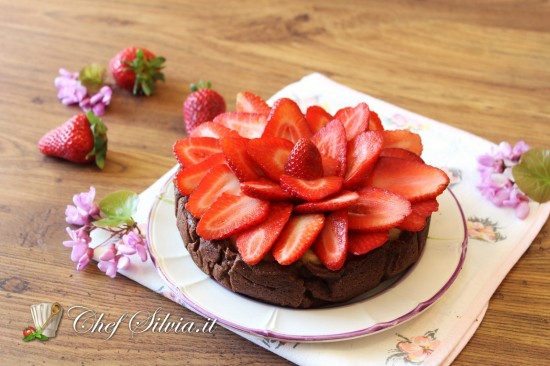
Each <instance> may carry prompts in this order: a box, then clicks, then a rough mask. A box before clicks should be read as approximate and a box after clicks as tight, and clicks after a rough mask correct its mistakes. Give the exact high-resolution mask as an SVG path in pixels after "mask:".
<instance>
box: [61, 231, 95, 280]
mask: <svg viewBox="0 0 550 366" xmlns="http://www.w3.org/2000/svg"><path fill="white" fill-rule="evenodd" d="M67 233H68V234H69V236H70V237H71V240H65V241H64V242H63V245H64V246H66V247H68V248H72V251H71V260H72V261H73V262H75V263H78V265H77V267H76V269H77V270H79V271H80V270H82V269H83V268H84V267H85V266H86V265H87V264H88V262H89V261H90V259H91V258H92V257H93V255H94V250H93V249H92V248H90V242H91V241H92V238H90V236H89V235H88V232H87V231H86V230H84V227H81V228H80V229H78V230H71V228H67Z"/></svg>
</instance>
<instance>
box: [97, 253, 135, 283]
mask: <svg viewBox="0 0 550 366" xmlns="http://www.w3.org/2000/svg"><path fill="white" fill-rule="evenodd" d="M129 266H130V259H129V258H128V257H126V256H125V255H117V256H115V257H114V258H112V259H110V260H102V261H100V262H99V263H98V264H97V267H98V268H99V269H100V270H101V271H102V272H105V274H106V275H107V276H109V277H111V278H115V277H116V273H117V270H119V269H127V268H128V267H129Z"/></svg>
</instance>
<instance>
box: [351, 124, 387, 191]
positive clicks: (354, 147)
mask: <svg viewBox="0 0 550 366" xmlns="http://www.w3.org/2000/svg"><path fill="white" fill-rule="evenodd" d="M381 150H382V134H381V133H380V132H379V131H367V132H363V133H361V134H359V135H357V136H356V137H355V138H354V139H353V140H351V141H350V142H349V143H348V151H347V158H346V159H347V172H346V178H345V180H344V187H345V188H346V189H350V190H353V189H355V188H356V187H357V186H359V185H360V184H361V182H363V181H364V180H365V177H366V176H367V174H368V173H369V171H370V168H371V167H372V166H373V165H374V163H375V162H376V159H378V155H379V154H380V151H381Z"/></svg>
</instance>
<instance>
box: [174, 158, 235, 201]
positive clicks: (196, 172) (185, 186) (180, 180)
mask: <svg viewBox="0 0 550 366" xmlns="http://www.w3.org/2000/svg"><path fill="white" fill-rule="evenodd" d="M225 163H226V161H225V156H224V155H223V154H221V153H219V154H214V155H212V156H210V157H208V158H206V159H205V160H203V161H201V162H200V163H198V164H195V165H191V166H188V167H187V168H184V169H181V170H179V171H178V173H177V174H176V179H175V180H176V187H177V188H178V190H179V192H180V193H181V194H182V195H185V196H187V195H190V194H191V192H193V191H194V190H195V188H197V186H198V185H199V183H200V182H201V180H202V178H204V176H205V175H206V173H208V172H209V171H210V169H212V168H213V167H215V166H216V165H219V164H225Z"/></svg>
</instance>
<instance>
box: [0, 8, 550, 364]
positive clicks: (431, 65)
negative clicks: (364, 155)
mask: <svg viewBox="0 0 550 366" xmlns="http://www.w3.org/2000/svg"><path fill="white" fill-rule="evenodd" d="M549 19H550V3H549V2H548V1H534V0H490V1H489V0H487V1H474V0H464V1H444V0H440V1H435V0H425V1H410V0H396V1H360V0H356V1H347V2H336V1H325V0H316V1H309V0H308V1H289V0H285V1H268V0H261V1H224V2H221V1H197V0H195V1H160V0H159V1H154V0H149V1H144V0H140V1H131V0H111V1H105V0H96V1H72V2H68V1H61V0H48V1H38V0H37V1H29V0H18V1H7V0H0V49H1V51H0V52H1V57H0V157H1V167H0V171H1V173H0V187H1V189H0V309H1V310H0V356H1V359H0V363H1V364H4V365H17V364H67V365H75V364H82V365H91V364H100V365H104V364H135V365H138V364H144V365H151V364H204V365H241V364H247V365H267V364H270V365H282V364H287V363H288V361H286V360H284V359H282V358H280V357H278V356H276V355H275V354H273V353H271V352H269V351H266V350H264V349H262V348H260V347H258V346H256V345H253V344H252V343H250V342H248V341H247V340H245V339H243V338H241V337H239V336H237V335H235V334H233V333H231V332H229V331H226V330H224V329H223V328H220V327H218V328H216V330H215V332H213V333H212V334H208V333H205V334H202V333H200V334H157V333H151V334H143V335H139V336H134V337H133V338H132V337H131V336H130V335H129V334H128V333H127V332H120V333H119V334H116V335H115V336H114V337H113V338H112V339H110V340H108V341H105V340H101V339H99V338H98V337H96V336H78V335H75V334H74V332H73V331H72V329H71V327H72V322H71V321H68V320H67V319H64V320H63V321H62V322H61V326H60V330H59V332H60V333H62V334H63V336H62V337H58V338H56V339H55V340H52V341H51V342H49V343H47V344H46V343H40V342H32V343H29V344H26V343H23V342H21V337H22V333H21V330H22V329H23V328H24V327H25V326H27V325H29V324H30V322H31V319H30V314H29V306H30V305H31V304H33V303H37V302H43V301H44V302H53V301H59V302H61V303H63V304H81V305H85V306H88V307H90V308H92V309H95V310H96V311H99V312H105V313H106V316H107V317H110V318H111V319H113V318H115V317H118V316H120V315H121V314H123V313H125V312H129V313H133V312H136V311H139V310H144V309H156V308H158V307H162V308H163V309H164V310H165V311H166V312H170V313H172V314H179V315H181V317H183V318H185V319H188V320H189V321H195V322H197V323H202V322H203V320H202V318H200V317H198V316H196V315H194V314H193V313H191V312H189V311H187V310H185V309H183V308H182V307H180V306H178V305H176V304H175V303H173V302H171V301H169V300H167V299H165V298H164V297H162V296H160V295H158V294H156V293H154V292H152V291H150V290H148V289H146V288H144V287H142V286H141V285H139V284H137V283H135V282H133V281H130V280H128V279H126V278H124V277H122V276H118V277H117V278H116V279H115V280H112V279H110V278H108V277H106V276H105V275H104V274H103V273H101V272H100V271H99V270H98V269H97V267H96V266H94V265H89V266H88V267H87V268H86V269H85V270H84V271H82V272H77V271H76V270H75V269H74V265H73V263H72V262H71V261H70V260H69V250H68V249H67V248H65V247H64V246H63V245H61V242H62V241H63V240H65V239H66V232H65V227H66V223H65V222H64V210H65V207H66V205H67V204H68V203H70V201H71V197H72V195H73V194H74V193H77V192H81V191H83V190H87V189H88V187H89V186H90V185H91V184H93V185H94V186H95V187H96V189H97V191H98V192H99V193H98V194H99V195H100V196H101V195H104V194H106V193H107V192H111V191H114V190H117V189H129V190H133V191H136V192H141V191H142V190H144V189H145V188H146V187H148V186H149V185H150V184H151V183H153V182H154V181H155V180H156V179H158V178H159V177H160V176H161V175H162V174H163V173H164V172H166V170H168V169H169V168H170V167H171V166H172V165H173V164H174V159H173V157H172V153H171V146H172V143H173V141H175V140H176V139H178V138H181V137H183V136H184V134H185V130H184V125H183V122H182V116H181V105H182V102H183V100H184V99H185V97H186V96H187V95H188V84H189V83H190V82H193V81H197V80H199V79H203V80H210V81H212V82H213V83H214V86H215V88H216V89H217V90H218V91H219V92H220V93H221V94H222V95H224V96H225V97H226V100H227V101H228V107H229V109H233V108H234V100H235V98H234V96H235V95H236V93H237V92H238V91H241V90H250V91H253V92H255V93H257V94H259V95H261V96H263V97H265V98H268V97H269V96H271V95H272V94H273V93H274V92H276V91H277V90H279V89H280V88H281V87H283V86H285V85H286V84H288V83H291V82H294V81H296V80H298V79H300V78H301V77H302V76H304V75H306V74H309V73H311V72H315V71H316V72H321V73H324V74H326V75H327V76H329V77H331V78H333V79H334V80H336V81H338V82H341V83H344V84H346V85H348V86H350V87H351V88H354V89H357V90H359V91H362V92H365V93H367V94H370V95H372V96H374V97H377V98H380V99H383V100H385V101H388V102H390V103H393V104H396V105H398V106H401V107H404V108H406V109H409V110H412V111H414V112H417V113H419V114H422V115H425V116H428V117H431V118H433V119H436V120H439V121H442V122H444V123H447V124H449V125H452V126H456V127H458V128H461V129H464V130H466V131H470V132H472V133H474V134H477V135H479V136H482V137H484V138H487V139H489V140H491V141H494V142H499V141H503V140H507V141H510V142H515V141H517V140H519V139H523V140H525V141H526V142H527V143H528V144H530V145H531V146H534V147H548V145H549V141H550V103H549V101H550V67H549V66H550V21H549ZM130 45H137V46H142V47H147V48H149V49H151V50H153V51H154V52H155V53H157V54H158V55H163V56H165V57H166V58H167V60H168V61H167V67H166V69H165V74H166V79H167V80H166V83H165V84H161V85H159V88H158V92H157V94H156V95H154V96H153V97H151V98H136V97H132V96H131V95H130V94H128V93H126V92H124V91H121V90H115V93H114V97H113V100H112V104H111V106H110V107H109V108H108V110H107V113H106V115H105V116H104V121H105V122H106V123H107V124H108V127H109V139H110V141H109V153H108V160H107V164H106V167H105V169H104V171H99V170H98V169H96V168H95V167H94V166H92V165H82V166H80V165H75V164H71V163H67V162H63V161H60V160H56V159H52V158H47V157H44V156H42V155H41V154H40V153H39V152H38V150H37V147H36V145H37V141H38V139H39V138H40V137H41V136H42V135H43V134H44V133H45V132H46V131H48V130H49V129H51V128H53V127H56V126H57V125H59V124H61V123H62V122H64V121H65V120H67V119H68V118H69V117H70V116H72V115H73V114H75V113H77V111H78V108H77V107H65V106H63V105H62V104H61V103H59V101H58V99H57V97H56V90H55V87H54V85H53V79H54V77H55V76H56V75H57V72H58V69H59V68H60V67H63V68H67V69H69V70H79V69H80V68H81V67H82V66H84V65H86V64H90V63H92V62H96V63H101V64H105V65H106V64H107V63H108V61H109V60H110V58H111V57H112V56H113V55H114V54H115V53H116V52H117V51H118V50H120V49H122V48H124V47H126V46H130ZM549 231H550V225H549V224H548V222H547V223H546V225H545V226H544V227H543V229H542V231H541V232H540V234H539V235H538V236H537V238H536V239H535V241H534V242H533V244H532V245H531V247H530V248H529V250H528V251H527V252H526V253H525V255H524V256H523V257H522V258H521V260H520V261H519V262H518V263H517V265H516V266H515V267H514V268H513V269H512V271H511V272H510V273H509V275H508V276H507V278H506V279H505V280H504V282H503V283H502V285H501V286H500V287H499V288H498V290H497V291H496V293H495V294H494V296H493V298H492V300H491V302H490V304H489V310H488V312H487V315H486V317H485V318H484V320H483V322H482V324H481V326H480V327H479V329H478V331H477V332H476V333H475V335H474V336H473V338H472V339H471V341H470V342H469V343H468V345H467V346H466V347H465V348H464V350H463V351H462V352H461V353H460V354H459V355H458V357H457V359H456V360H455V362H454V365H474V364H476V365H535V364H540V362H539V359H540V358H542V359H546V358H547V355H548V354H549V353H550V325H549V322H550V276H549V275H548V273H549V270H550V234H549Z"/></svg>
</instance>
